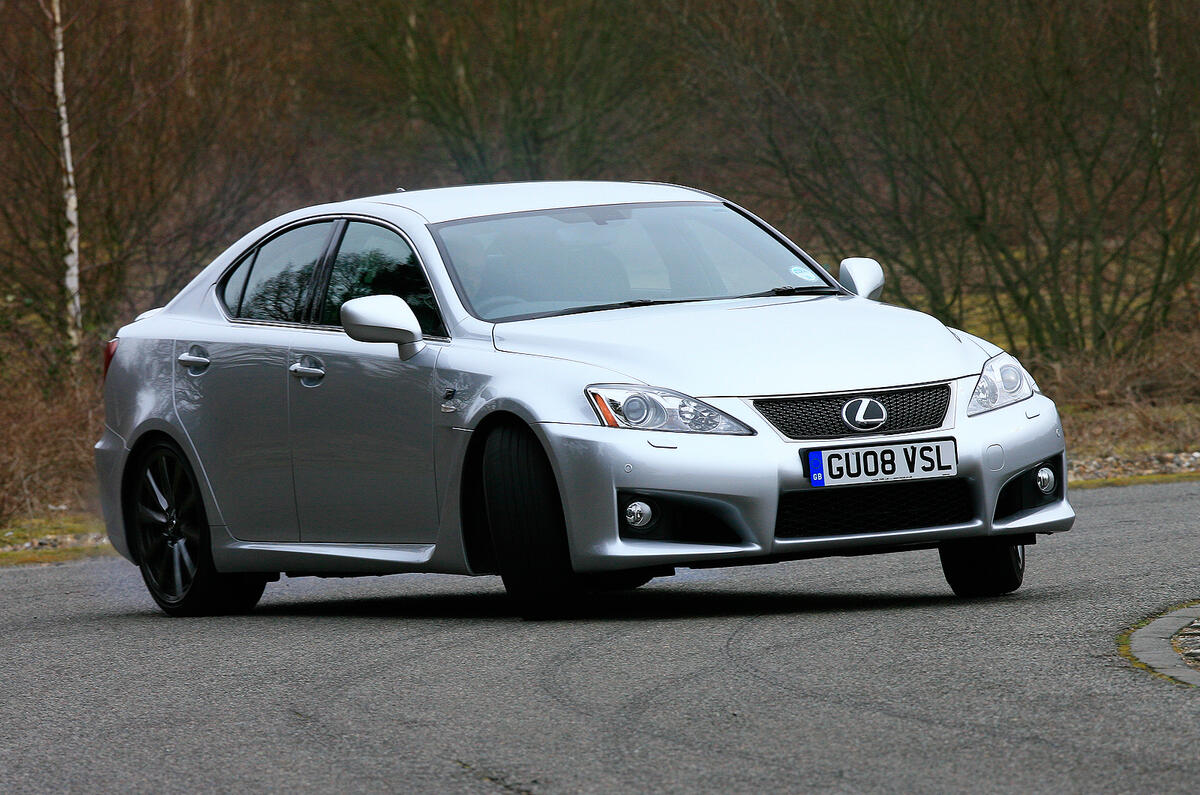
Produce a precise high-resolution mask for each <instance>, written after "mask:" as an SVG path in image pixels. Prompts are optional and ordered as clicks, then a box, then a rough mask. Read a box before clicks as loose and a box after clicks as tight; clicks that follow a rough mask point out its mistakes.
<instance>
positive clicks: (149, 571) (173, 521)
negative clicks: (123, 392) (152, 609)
mask: <svg viewBox="0 0 1200 795" xmlns="http://www.w3.org/2000/svg"><path fill="white" fill-rule="evenodd" d="M125 510H126V527H127V528H129V530H130V533H129V536H130V542H131V546H132V548H133V550H134V553H135V554H136V556H137V561H138V567H139V568H140V569H141V572H142V579H143V580H144V581H145V582H146V588H147V589H148V590H149V591H150V595H151V596H152V597H154V601H155V602H156V603H157V604H158V606H159V607H160V608H162V610H163V612H165V613H167V614H168V615H172V616H201V615H220V614H227V613H242V612H247V611H249V610H251V609H252V608H253V607H254V605H256V604H257V603H258V600H259V598H261V597H262V593H263V588H264V587H265V586H266V578H265V577H263V576H260V575H250V574H220V573H219V572H217V570H216V568H215V567H214V566H213V561H212V548H211V546H210V541H209V533H208V519H207V517H206V516H205V513H204V500H203V499H202V497H201V494H200V485H199V484H198V483H197V481H196V476H195V474H193V472H192V468H191V467H190V466H189V465H188V462H187V460H186V459H185V458H184V457H183V453H182V452H180V450H179V448H178V447H176V446H175V445H174V444H172V443H170V442H166V441H161V442H155V443H153V444H151V445H149V446H147V447H146V448H145V449H143V450H142V451H141V452H140V453H139V455H138V458H137V460H136V461H135V462H134V468H133V469H132V470H131V478H130V480H129V487H128V489H127V493H126V506H125Z"/></svg>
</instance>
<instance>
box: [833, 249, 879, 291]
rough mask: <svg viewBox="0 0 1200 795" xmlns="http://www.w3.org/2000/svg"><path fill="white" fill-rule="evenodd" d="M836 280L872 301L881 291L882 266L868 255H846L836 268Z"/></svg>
mask: <svg viewBox="0 0 1200 795" xmlns="http://www.w3.org/2000/svg"><path fill="white" fill-rule="evenodd" d="M838 282H839V283H840V284H841V285H842V286H843V287H845V288H846V289H847V290H849V291H850V292H852V293H854V294H855V295H861V296H862V297H863V298H870V299H871V300H873V301H874V300H877V299H878V298H879V294H880V293H882V292H883V268H882V267H880V265H879V263H878V262H876V261H875V260H873V259H871V258H870V257H847V258H846V259H844V260H842V266H841V268H840V269H839V270H838Z"/></svg>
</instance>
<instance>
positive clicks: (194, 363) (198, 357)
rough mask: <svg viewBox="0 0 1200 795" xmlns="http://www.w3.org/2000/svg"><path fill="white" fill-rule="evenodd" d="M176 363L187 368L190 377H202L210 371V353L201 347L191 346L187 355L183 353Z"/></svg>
mask: <svg viewBox="0 0 1200 795" xmlns="http://www.w3.org/2000/svg"><path fill="white" fill-rule="evenodd" d="M175 361H177V362H179V363H180V364H181V365H183V366H184V367H186V368H187V372H188V375H202V374H203V373H204V372H205V371H206V370H208V365H210V364H211V363H212V362H210V361H209V358H208V351H206V350H204V349H203V348H201V347H200V346H199V345H189V346H188V349H187V351H186V352H185V353H181V354H180V355H179V358H178V359H176V360H175Z"/></svg>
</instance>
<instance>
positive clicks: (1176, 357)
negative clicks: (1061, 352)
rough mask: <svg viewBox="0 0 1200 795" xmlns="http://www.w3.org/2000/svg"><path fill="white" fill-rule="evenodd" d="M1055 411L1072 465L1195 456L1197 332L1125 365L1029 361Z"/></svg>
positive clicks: (1199, 419) (1163, 340) (1168, 338)
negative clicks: (1151, 455) (1124, 458)
mask: <svg viewBox="0 0 1200 795" xmlns="http://www.w3.org/2000/svg"><path fill="white" fill-rule="evenodd" d="M1027 364H1028V365H1029V368H1030V370H1031V371H1032V372H1033V375H1034V377H1035V378H1037V380H1038V384H1039V385H1040V386H1041V387H1042V389H1043V390H1044V391H1045V392H1046V394H1048V395H1049V396H1050V397H1052V398H1054V400H1055V401H1056V402H1057V403H1058V407H1059V411H1060V413H1061V414H1062V418H1063V431H1064V432H1065V434H1066V437H1067V449H1068V450H1069V451H1070V453H1071V457H1072V458H1078V459H1082V458H1102V457H1104V456H1110V455H1112V456H1119V457H1120V456H1130V455H1137V454H1142V453H1160V452H1163V453H1165V452H1186V451H1194V450H1200V330H1191V331H1182V330H1180V331H1173V332H1167V333H1163V334H1160V335H1159V336H1157V337H1156V338H1155V340H1154V344H1153V345H1152V346H1148V347H1147V348H1146V349H1145V350H1143V351H1141V352H1140V353H1137V354H1133V355H1129V356H1124V357H1097V356H1084V355H1075V356H1069V357H1064V358H1060V359H1057V360H1052V359H1049V358H1046V357H1040V358H1039V357H1029V360H1028V362H1027Z"/></svg>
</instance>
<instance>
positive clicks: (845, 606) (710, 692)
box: [0, 483, 1200, 792]
mask: <svg viewBox="0 0 1200 795" xmlns="http://www.w3.org/2000/svg"><path fill="white" fill-rule="evenodd" d="M1073 501H1074V502H1075V504H1076V507H1077V509H1078V511H1079V516H1080V518H1079V521H1078V523H1077V524H1076V526H1075V529H1074V530H1073V531H1072V532H1070V533H1068V534H1066V535H1062V536H1055V537H1051V538H1049V539H1044V540H1043V541H1042V542H1041V543H1039V544H1038V545H1037V546H1036V547H1033V548H1031V549H1030V551H1029V553H1030V554H1029V570H1028V572H1027V575H1026V584H1025V586H1024V587H1023V588H1022V589H1021V590H1020V591H1019V592H1018V593H1017V594H1015V595H1012V596H1010V597H1006V598H1003V599H998V600H991V601H978V602H963V601H959V600H956V599H955V598H953V597H952V596H951V595H950V592H949V589H948V588H947V587H946V585H945V584H944V581H943V579H942V576H941V570H940V568H939V566H938V562H937V556H936V553H933V552H915V553H905V554H900V555H885V556H876V557H864V558H848V559H839V558H830V559H826V560H814V561H803V562H796V563H786V564H778V565H774V566H758V567H750V568H742V569H730V570H725V571H720V570H713V571H694V572H692V571H684V572H682V574H681V576H677V577H675V578H672V579H665V580H656V581H655V582H654V583H652V584H651V585H650V586H647V587H646V588H644V589H642V590H641V591H638V592H635V593H632V594H620V595H616V596H613V597H609V598H604V599H602V600H598V601H596V602H595V603H594V605H593V606H592V608H591V610H590V611H589V613H588V614H587V615H585V616H583V617H580V618H578V619H576V620H572V621H554V622H544V623H539V622H533V623H527V622H522V621H520V620H517V619H514V618H512V617H510V616H509V615H508V613H507V607H506V604H505V601H504V597H503V595H502V591H501V588H500V584H499V581H498V580H497V579H496V578H482V579H467V578H454V577H441V576H426V575H417V576H407V577H405V576H401V577H388V578H371V579H359V580H316V579H296V580H284V581H282V582H280V583H276V584H272V585H270V586H268V589H267V595H266V597H265V598H264V601H263V603H262V605H261V606H260V608H259V610H258V611H257V612H256V613H254V614H253V615H251V616H247V617H237V618H220V619H192V620H183V619H169V618H166V617H164V616H162V615H160V614H159V613H158V612H157V610H156V609H154V607H153V605H152V603H151V601H150V598H149V597H148V596H147V595H146V594H145V593H144V591H143V589H142V585H141V582H140V580H139V578H138V576H137V572H136V570H135V569H134V568H133V567H132V566H131V565H129V564H127V563H125V562H124V561H122V560H118V559H113V558H109V559H99V560H91V561H86V562H79V563H71V564H64V565H58V566H53V567H42V568H21V569H6V570H0V644H2V645H0V791H7V792H12V791H25V790H63V789H71V790H87V791H97V790H118V789H119V790H129V789H133V790H144V791H149V790H154V791H196V790H200V791H205V790H282V789H294V788H298V789H305V790H308V789H313V790H372V791H373V790H430V791H439V792H459V791H461V792H504V791H509V792H526V791H532V792H543V791H546V792H575V791H596V792H626V791H660V790H662V791H764V790H766V791H803V790H811V789H820V790H835V791H853V792H863V791H897V790H899V791H906V790H925V791H928V790H933V791H946V790H966V789H971V790H984V791H1031V790H1032V791H1040V792H1048V791H1076V792H1081V791H1089V792H1091V791H1104V792H1108V791H1112V792H1118V791H1119V792H1125V791H1128V792H1174V791H1178V792H1194V791H1196V790H1197V788H1198V787H1200V688H1185V687H1182V686H1179V685H1175V684H1172V683H1170V682H1166V681H1163V680H1160V679H1157V678H1155V677H1153V676H1150V675H1149V674H1147V673H1145V672H1143V671H1139V670H1136V669H1135V668H1133V667H1132V666H1130V665H1129V663H1127V662H1126V661H1125V660H1124V659H1123V658H1121V657H1120V656H1119V655H1118V653H1117V646H1116V640H1115V638H1116V636H1117V635H1118V633H1120V632H1121V631H1122V630H1124V629H1126V628H1127V627H1129V626H1130V625H1131V624H1133V623H1134V622H1136V621H1138V620H1139V619H1141V618H1143V617H1144V616H1147V615H1149V614H1152V613H1155V612H1157V611H1159V610H1161V609H1164V608H1166V607H1167V606H1169V605H1172V604H1174V603H1177V602H1181V601H1186V600H1189V599H1195V598H1198V597H1200V567H1198V566H1197V561H1200V483H1190V484H1175V485H1164V486H1143V487H1129V488H1113V489H1102V490H1096V491H1088V492H1075V494H1074V495H1073Z"/></svg>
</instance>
